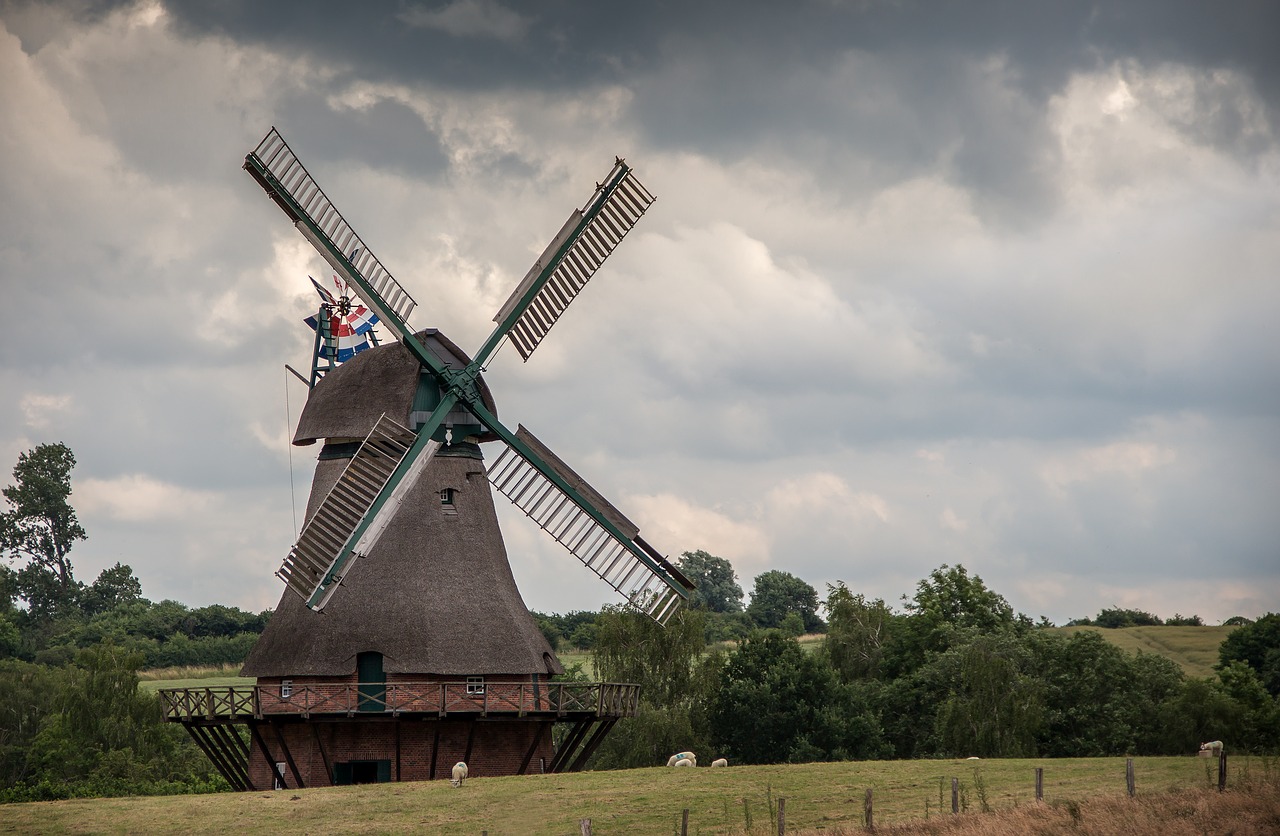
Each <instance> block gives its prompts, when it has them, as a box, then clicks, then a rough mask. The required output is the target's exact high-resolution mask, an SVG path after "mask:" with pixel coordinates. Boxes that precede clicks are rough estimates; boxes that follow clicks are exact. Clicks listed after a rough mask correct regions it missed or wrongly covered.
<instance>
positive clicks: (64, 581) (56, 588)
mask: <svg viewBox="0 0 1280 836" xmlns="http://www.w3.org/2000/svg"><path fill="white" fill-rule="evenodd" d="M75 466H76V457H75V456H74V455H73V454H72V452H71V448H69V447H67V445H65V444H61V443H57V444H41V445H39V446H37V447H35V448H34V449H32V450H28V451H27V452H25V453H22V454H20V455H19V456H18V463H17V465H16V466H14V468H13V478H14V484H12V485H10V486H9V487H7V488H4V490H3V494H4V498H5V500H6V502H7V504H8V505H9V509H8V510H7V511H5V512H3V513H0V549H3V551H4V552H5V553H6V554H7V556H8V558H9V559H10V560H25V561H26V565H25V566H23V568H22V569H21V570H20V571H19V572H18V589H19V592H20V594H21V595H22V597H23V598H24V599H25V600H26V601H27V604H28V609H29V611H30V612H31V614H32V616H34V617H36V618H46V619H47V618H52V617H56V616H58V615H61V614H65V613H66V612H67V611H70V610H72V609H74V607H75V606H76V605H77V603H78V599H79V594H80V584H79V583H78V582H77V581H76V579H75V576H74V574H73V572H72V567H71V558H70V557H69V555H70V553H71V547H72V546H73V545H75V543H76V541H77V540H83V539H85V533H84V529H83V528H81V527H80V522H79V521H78V520H77V519H76V512H75V509H74V508H72V507H71V504H70V503H69V502H68V501H67V499H68V497H69V496H70V495H71V471H72V469H73V468H74V467H75ZM28 596H30V597H28Z"/></svg>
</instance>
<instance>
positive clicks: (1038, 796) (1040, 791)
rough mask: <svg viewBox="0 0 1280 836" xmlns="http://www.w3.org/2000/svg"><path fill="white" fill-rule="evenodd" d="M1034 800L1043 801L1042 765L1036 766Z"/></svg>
mask: <svg viewBox="0 0 1280 836" xmlns="http://www.w3.org/2000/svg"><path fill="white" fill-rule="evenodd" d="M1036 801H1044V767H1043V766H1037V767H1036Z"/></svg>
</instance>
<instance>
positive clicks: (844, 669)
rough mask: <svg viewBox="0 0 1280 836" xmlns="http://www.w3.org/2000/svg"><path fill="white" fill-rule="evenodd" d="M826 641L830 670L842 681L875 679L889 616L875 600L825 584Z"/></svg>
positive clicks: (825, 648) (889, 619)
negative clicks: (833, 670)
mask: <svg viewBox="0 0 1280 836" xmlns="http://www.w3.org/2000/svg"><path fill="white" fill-rule="evenodd" d="M824 606H825V607H826V608H827V638H826V640H825V641H824V642H823V649H824V651H825V653H826V656H827V659H828V661H830V663H831V667H832V668H834V669H835V672H836V674H837V675H838V676H839V677H840V678H841V680H843V681H844V682H852V681H854V680H858V679H878V678H879V677H880V663H881V661H882V660H883V658H884V648H885V643H886V642H887V641H888V639H889V633H890V630H891V627H890V625H891V624H892V621H893V613H892V612H890V610H889V607H888V606H886V605H885V602H884V601H883V600H881V599H879V598H877V599H875V600H874V601H868V600H867V599H866V598H865V597H864V596H863V595H862V593H861V592H859V593H858V594H856V595H855V594H854V593H853V592H851V591H850V590H849V588H848V587H847V586H845V585H844V582H843V581H837V582H836V583H835V584H834V585H832V584H827V600H826V601H825V602H824Z"/></svg>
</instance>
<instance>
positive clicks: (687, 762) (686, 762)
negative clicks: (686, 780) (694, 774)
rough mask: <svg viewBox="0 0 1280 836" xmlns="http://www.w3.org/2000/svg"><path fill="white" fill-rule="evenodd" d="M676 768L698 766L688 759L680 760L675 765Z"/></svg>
mask: <svg viewBox="0 0 1280 836" xmlns="http://www.w3.org/2000/svg"><path fill="white" fill-rule="evenodd" d="M675 765H676V766H696V764H695V763H694V762H693V761H691V760H689V759H688V758H680V759H679V760H677V761H676V763H675Z"/></svg>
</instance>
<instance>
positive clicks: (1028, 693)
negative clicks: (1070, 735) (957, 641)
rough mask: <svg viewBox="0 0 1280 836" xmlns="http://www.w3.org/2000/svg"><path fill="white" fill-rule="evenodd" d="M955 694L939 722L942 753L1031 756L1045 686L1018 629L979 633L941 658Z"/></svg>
mask: <svg viewBox="0 0 1280 836" xmlns="http://www.w3.org/2000/svg"><path fill="white" fill-rule="evenodd" d="M934 664H938V665H940V666H943V667H946V668H949V671H948V673H949V678H950V680H951V683H952V687H951V693H950V695H949V696H948V697H947V699H946V700H945V701H944V702H943V703H942V705H941V706H940V707H939V709H938V714H937V716H936V719H935V723H936V724H937V728H938V742H939V744H940V746H941V749H942V752H943V753H945V754H950V755H953V756H957V757H966V756H970V755H977V756H979V757H984V758H1025V757H1031V756H1032V755H1034V754H1035V751H1036V738H1037V736H1038V734H1039V732H1040V728H1041V725H1042V723H1043V717H1044V695H1043V690H1044V689H1043V685H1042V683H1041V682H1040V680H1039V679H1037V678H1036V677H1035V675H1034V673H1033V667H1034V666H1033V663H1032V658H1031V653H1030V652H1029V651H1028V650H1027V648H1026V647H1025V646H1024V645H1023V644H1022V642H1021V641H1019V639H1018V637H1017V636H1015V635H1013V634H1012V633H993V634H988V635H981V634H979V635H975V636H974V637H973V638H972V640H971V641H969V642H968V643H967V644H965V645H963V646H961V647H956V648H953V649H952V650H950V651H948V652H947V653H946V654H943V655H942V656H940V657H938V658H937V659H936V660H935V662H934Z"/></svg>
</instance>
